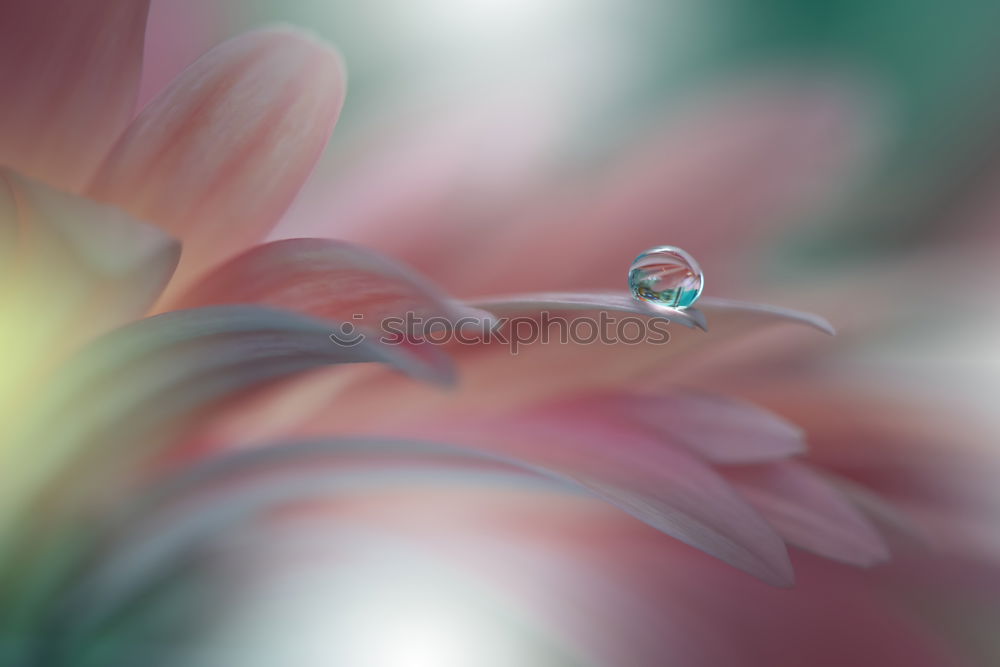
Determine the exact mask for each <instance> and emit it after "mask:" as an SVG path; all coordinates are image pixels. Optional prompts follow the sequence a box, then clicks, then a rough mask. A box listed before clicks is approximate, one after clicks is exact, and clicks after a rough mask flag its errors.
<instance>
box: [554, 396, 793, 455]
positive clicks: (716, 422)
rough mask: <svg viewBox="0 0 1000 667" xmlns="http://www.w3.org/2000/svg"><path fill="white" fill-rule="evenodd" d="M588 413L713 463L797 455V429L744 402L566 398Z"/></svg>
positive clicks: (687, 398) (721, 398) (680, 398)
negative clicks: (639, 428) (638, 428)
mask: <svg viewBox="0 0 1000 667" xmlns="http://www.w3.org/2000/svg"><path fill="white" fill-rule="evenodd" d="M572 400H573V402H574V403H579V404H582V405H585V406H586V407H587V409H588V410H592V411H595V412H597V413H598V414H603V415H608V416H609V417H614V418H618V419H622V418H624V419H628V420H631V421H633V422H634V423H636V424H641V425H643V426H644V427H646V428H648V429H649V430H650V431H651V432H654V433H657V434H659V435H661V436H662V437H664V438H665V439H666V440H667V441H668V442H670V443H671V444H675V445H680V446H682V447H685V448H687V449H688V450H690V451H691V452H693V453H694V454H697V455H699V456H701V457H702V458H704V459H705V460H707V461H710V462H712V463H716V464H745V463H760V462H763V461H771V460H774V459H782V458H787V457H789V456H794V455H796V454H802V453H804V452H805V450H806V445H805V441H804V434H803V432H802V429H800V428H798V427H797V426H795V425H794V424H791V423H789V422H787V421H785V420H784V419H782V418H780V417H778V416H777V415H775V414H773V413H771V412H768V411H767V410H764V409H762V408H759V407H757V406H755V405H752V404H750V403H746V402H744V401H738V400H735V399H732V398H727V397H725V396H718V395H714V394H707V393H703V392H695V391H678V390H671V391H667V392H662V393H636V392H630V391H627V390H626V391H621V392H609V393H602V394H599V395H597V396H594V397H584V398H581V399H572Z"/></svg>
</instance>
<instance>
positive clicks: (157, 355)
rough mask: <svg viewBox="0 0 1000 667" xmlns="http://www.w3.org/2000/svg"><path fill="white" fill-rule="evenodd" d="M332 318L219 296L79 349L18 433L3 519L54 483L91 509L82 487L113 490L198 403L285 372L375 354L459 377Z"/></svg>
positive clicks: (1, 491)
mask: <svg viewBox="0 0 1000 667" xmlns="http://www.w3.org/2000/svg"><path fill="white" fill-rule="evenodd" d="M330 328H331V323H330V322H329V321H323V320H317V319H313V318H307V317H304V316H301V315H298V314H295V313H291V312H286V311H280V310H275V309H269V308H261V307H254V306H217V307H212V308H201V309H196V310H189V311H174V312H170V313H166V314H164V315H158V316H156V317H152V318H148V319H145V320H140V321H139V322H136V323H134V324H132V325H129V326H126V327H123V328H121V329H118V330H116V331H114V332H112V333H111V334H108V335H106V336H104V337H102V338H101V339H99V340H97V341H96V342H95V343H93V344H92V345H90V346H89V347H88V348H86V349H84V350H83V351H82V352H81V353H80V354H79V355H77V356H76V357H74V358H73V359H72V360H70V362H69V363H68V364H67V365H66V367H65V368H63V369H62V370H61V372H60V374H59V375H58V376H57V378H56V382H55V383H54V385H53V387H52V389H51V391H50V392H49V393H48V394H47V395H46V396H45V401H44V402H43V403H41V404H39V405H36V406H32V407H33V410H32V411H31V413H30V414H28V415H27V416H26V418H25V421H26V424H25V426H24V427H23V428H22V429H20V432H18V433H15V434H14V437H12V438H11V439H10V440H11V445H10V447H9V449H10V450H11V453H12V458H14V462H13V464H12V466H13V467H14V468H16V469H17V470H18V475H17V477H16V479H9V480H8V482H7V483H5V485H4V486H3V487H2V488H0V497H2V499H3V501H4V502H2V503H0V508H2V509H0V524H4V523H5V522H7V521H10V520H13V519H15V518H16V517H18V516H20V517H21V518H22V519H23V518H27V517H31V516H35V514H33V513H32V512H31V511H27V510H26V509H25V508H24V507H22V506H20V503H21V502H25V501H31V500H32V499H34V498H33V494H39V493H41V492H42V489H44V488H46V486H47V485H52V486H51V487H50V488H48V489H47V491H48V495H47V497H46V501H45V502H47V503H52V502H54V501H55V500H54V499H55V498H56V497H57V496H58V497H62V498H69V499H70V501H67V502H66V503H64V504H63V508H73V511H80V510H82V508H78V507H77V506H76V505H75V504H74V503H73V502H71V501H72V500H73V499H75V498H78V496H79V494H80V493H81V491H80V489H81V488H82V489H85V490H88V491H89V492H90V493H91V494H94V493H96V490H103V492H104V493H107V492H110V490H111V489H113V488H115V487H116V486H117V485H121V484H124V483H126V482H127V481H128V480H129V479H130V476H131V474H134V468H135V467H136V466H141V465H148V463H149V459H150V457H151V456H153V455H154V453H156V452H159V453H160V454H162V453H163V451H165V448H166V445H167V444H168V443H170V442H171V438H172V437H176V436H177V435H178V433H179V432H182V431H183V429H184V427H185V426H186V425H187V424H189V423H190V421H191V420H192V418H194V417H195V416H196V415H198V414H199V413H200V412H202V411H204V410H205V409H206V408H208V407H209V406H211V405H213V404H214V403H216V402H218V401H221V400H222V399H225V398H228V397H231V396H234V395H235V394H237V393H239V392H243V391H247V390H249V389H252V388H254V387H256V386H260V385H262V384H264V383H266V382H269V381H273V380H275V379H278V378H281V377H287V376H289V375H292V374H294V373H301V372H304V371H307V370H310V369H314V368H318V367H321V366H327V365H331V364H345V363H358V362H373V361H374V362H381V363H386V364H388V365H390V366H393V367H395V368H397V369H399V370H401V371H403V372H405V373H408V374H410V375H413V376H415V377H417V378H420V379H426V380H429V381H432V382H442V381H447V380H449V379H450V375H448V371H449V370H450V369H448V368H440V367H432V366H428V365H427V364H426V363H425V362H424V361H423V360H422V359H419V358H416V357H414V356H413V355H411V354H408V353H407V351H406V350H405V349H401V348H398V347H395V346H391V345H384V344H381V343H378V342H377V341H374V340H371V339H365V340H363V341H360V342H358V343H357V344H355V345H345V344H341V343H337V342H335V341H334V340H332V339H331V337H330ZM38 442H45V447H44V448H41V449H39V448H38V447H37V443H38ZM29 453H30V456H29V455H27V454H29ZM36 500H37V499H36ZM0 534H3V532H2V531H0ZM7 534H8V535H9V534H11V533H7ZM21 540H22V541H24V536H23V535H22V536H21ZM25 548H26V547H25Z"/></svg>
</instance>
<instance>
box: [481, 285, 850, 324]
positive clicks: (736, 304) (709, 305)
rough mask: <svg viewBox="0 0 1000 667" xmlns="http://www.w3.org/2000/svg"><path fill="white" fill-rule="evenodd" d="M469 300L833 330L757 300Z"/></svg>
mask: <svg viewBox="0 0 1000 667" xmlns="http://www.w3.org/2000/svg"><path fill="white" fill-rule="evenodd" d="M472 303H473V304H474V305H476V306H478V307H481V308H486V309H488V310H490V311H491V312H495V313H524V312H529V311H537V310H546V309H548V310H606V311H617V312H627V313H635V314H636V315H645V316H647V317H662V318H664V319H667V320H670V321H671V322H677V323H678V324H682V325H684V326H686V327H688V328H691V327H698V328H699V329H708V325H709V324H710V323H711V322H709V321H707V320H708V318H709V316H711V314H712V313H720V315H719V317H720V318H722V317H724V318H725V321H726V323H727V324H740V323H742V321H745V322H746V323H747V324H749V323H751V322H754V321H759V322H761V323H764V322H766V321H768V320H770V321H773V322H775V323H779V322H782V321H787V322H793V323H797V324H804V325H806V326H810V327H812V328H814V329H818V330H819V331H822V332H823V333H827V334H831V335H832V334H833V333H834V330H833V326H831V324H830V323H829V322H827V321H826V320H825V319H823V318H822V317H820V316H819V315H813V314H812V313H804V312H802V311H798V310H792V309H791V308H782V307H780V306H768V305H763V304H756V303H746V302H742V301H734V300H732V299H720V298H717V297H703V298H701V299H699V300H698V307H697V308H656V307H653V306H651V305H649V304H648V303H646V302H644V301H640V300H638V299H634V298H632V296H630V295H628V294H622V293H616V292H551V293H541V294H523V295H517V296H496V297H487V298H482V299H473V300H472ZM723 313H724V314H725V315H723Z"/></svg>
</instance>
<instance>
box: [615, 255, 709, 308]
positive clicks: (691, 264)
mask: <svg viewBox="0 0 1000 667" xmlns="http://www.w3.org/2000/svg"><path fill="white" fill-rule="evenodd" d="M704 284H705V277H704V275H703V274H702V272H701V267H700V266H698V262H696V261H695V260H694V257H692V256H691V255H689V254H688V253H687V252H685V251H684V250H681V249H680V248H675V247H674V246H669V245H663V246H657V247H655V248H650V249H649V250H647V251H646V252H644V253H642V254H640V255H639V256H638V257H636V258H635V261H634V262H632V266H631V267H629V272H628V285H629V288H631V290H632V296H634V297H635V298H636V299H640V300H642V301H648V302H649V303H652V304H656V305H660V306H668V307H670V308H686V307H687V306H690V305H692V304H693V303H694V302H695V301H697V300H698V297H699V296H701V290H702V287H704Z"/></svg>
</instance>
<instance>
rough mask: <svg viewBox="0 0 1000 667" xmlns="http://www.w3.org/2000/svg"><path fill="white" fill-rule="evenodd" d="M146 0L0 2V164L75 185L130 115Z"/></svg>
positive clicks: (59, 183) (71, 187)
mask: <svg viewBox="0 0 1000 667" xmlns="http://www.w3.org/2000/svg"><path fill="white" fill-rule="evenodd" d="M148 11H149V0H130V1H129V2H121V1H120V0H72V2H67V1H66V0H32V1H31V2H4V3H2V5H0V90H2V91H3V97H4V101H3V104H0V164H3V165H7V166H10V167H13V168H15V169H17V170H19V171H21V172H23V173H25V174H28V175H29V176H32V177H34V178H39V179H41V180H44V181H46V182H48V183H50V184H52V185H55V186H57V187H60V188H63V189H66V190H70V191H78V190H79V189H80V188H82V187H83V186H84V184H85V183H86V181H87V179H88V178H89V176H90V175H91V174H92V173H93V170H94V169H95V168H96V167H97V165H98V164H100V161H101V160H102V159H103V158H104V156H105V154H106V153H107V151H108V149H109V148H110V147H111V144H112V143H114V141H115V140H116V139H117V138H118V135H119V134H120V133H121V131H122V129H123V128H124V127H125V125H126V124H127V123H128V121H129V118H131V116H132V111H133V109H134V106H135V100H136V94H137V91H138V87H139V76H140V69H141V66H142V46H143V35H144V33H145V30H146V15H147V13H148Z"/></svg>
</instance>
